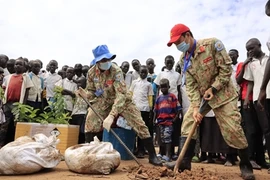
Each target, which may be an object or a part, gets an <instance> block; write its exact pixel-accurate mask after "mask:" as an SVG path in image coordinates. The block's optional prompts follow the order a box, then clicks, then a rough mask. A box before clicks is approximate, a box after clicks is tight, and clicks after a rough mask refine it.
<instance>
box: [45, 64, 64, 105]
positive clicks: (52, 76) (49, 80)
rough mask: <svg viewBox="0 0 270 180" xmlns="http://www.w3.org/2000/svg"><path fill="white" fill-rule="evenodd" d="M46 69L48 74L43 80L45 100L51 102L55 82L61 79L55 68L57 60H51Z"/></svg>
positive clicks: (56, 67)
mask: <svg viewBox="0 0 270 180" xmlns="http://www.w3.org/2000/svg"><path fill="white" fill-rule="evenodd" d="M47 69H48V70H49V73H48V76H47V77H46V79H45V80H44V85H45V88H46V98H47V101H51V102H53V101H54V99H53V96H54V91H53V90H54V88H55V84H56V83H57V82H59V81H60V80H62V77H61V76H60V75H58V74H57V73H56V72H55V70H56V69H58V62H57V61H56V60H51V61H50V62H49V64H48V66H47Z"/></svg>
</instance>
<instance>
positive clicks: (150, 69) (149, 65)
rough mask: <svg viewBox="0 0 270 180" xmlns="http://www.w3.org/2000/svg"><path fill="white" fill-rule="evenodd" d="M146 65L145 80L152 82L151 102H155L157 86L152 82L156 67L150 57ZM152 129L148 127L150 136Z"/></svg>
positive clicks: (154, 77) (151, 112) (151, 114)
mask: <svg viewBox="0 0 270 180" xmlns="http://www.w3.org/2000/svg"><path fill="white" fill-rule="evenodd" d="M146 66H147V69H148V75H147V81H148V82H150V83H151V84H152V88H153V93H154V95H153V104H155V101H156V97H157V86H156V84H155V83H154V80H155V79H156V77H157V75H156V74H155V72H154V69H155V67H156V65H155V61H154V59H152V58H149V59H147V60H146ZM150 119H153V109H151V111H150ZM153 131H154V127H149V132H150V134H151V135H152V136H153Z"/></svg>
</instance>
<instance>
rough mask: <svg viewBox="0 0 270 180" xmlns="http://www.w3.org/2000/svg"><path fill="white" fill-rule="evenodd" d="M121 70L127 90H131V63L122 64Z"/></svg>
mask: <svg viewBox="0 0 270 180" xmlns="http://www.w3.org/2000/svg"><path fill="white" fill-rule="evenodd" d="M120 68H121V69H122V72H123V76H124V79H125V83H126V86H127V89H129V88H130V85H131V83H132V74H131V73H130V72H128V70H129V62H127V61H124V62H122V64H121V66H120Z"/></svg>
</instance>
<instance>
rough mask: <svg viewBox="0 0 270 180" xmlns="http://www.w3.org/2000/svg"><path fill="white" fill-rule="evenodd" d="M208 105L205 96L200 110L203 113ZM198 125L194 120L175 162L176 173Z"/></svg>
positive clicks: (174, 170)
mask: <svg viewBox="0 0 270 180" xmlns="http://www.w3.org/2000/svg"><path fill="white" fill-rule="evenodd" d="M207 106H208V101H207V100H205V99H204V98H203V99H202V102H201V106H200V109H199V112H200V113H201V114H202V113H203V112H204V111H205V110H206V107H207ZM198 125H199V124H198V123H197V122H196V121H194V123H193V125H192V128H191V131H190V132H189V134H188V137H187V139H186V141H185V144H184V146H183V148H182V150H181V153H180V155H179V156H178V158H177V160H176V163H175V166H174V169H173V172H174V174H176V173H177V172H178V169H179V166H180V164H181V162H182V160H183V158H184V156H185V154H186V151H187V148H188V146H189V143H190V140H191V137H192V136H193V134H194V133H195V131H196V129H197V126H198Z"/></svg>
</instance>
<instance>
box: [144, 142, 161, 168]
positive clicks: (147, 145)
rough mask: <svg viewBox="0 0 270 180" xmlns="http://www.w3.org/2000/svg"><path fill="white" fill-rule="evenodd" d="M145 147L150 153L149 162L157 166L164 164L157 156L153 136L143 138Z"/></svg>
mask: <svg viewBox="0 0 270 180" xmlns="http://www.w3.org/2000/svg"><path fill="white" fill-rule="evenodd" d="M142 141H143V144H144V147H145V149H146V150H147V151H148V154H149V163H151V164H153V165H157V166H162V162H161V161H160V160H159V159H158V158H157V154H156V150H155V148H154V143H153V140H152V138H151V137H149V138H146V139H142Z"/></svg>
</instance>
